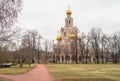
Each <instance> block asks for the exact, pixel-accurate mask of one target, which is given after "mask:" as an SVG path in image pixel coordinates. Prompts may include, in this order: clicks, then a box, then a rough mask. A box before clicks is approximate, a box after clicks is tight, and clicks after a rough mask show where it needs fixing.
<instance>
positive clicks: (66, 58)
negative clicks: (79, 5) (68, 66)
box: [53, 9, 81, 63]
mask: <svg viewBox="0 0 120 81" xmlns="http://www.w3.org/2000/svg"><path fill="white" fill-rule="evenodd" d="M71 14H72V12H71V10H70V9H68V10H67V11H66V15H67V17H66V18H65V26H64V27H61V29H60V30H59V33H58V36H57V37H56V40H57V43H56V44H54V46H53V51H54V54H53V62H56V63H79V62H80V59H81V58H80V55H81V54H80V42H81V37H80V36H79V35H78V28H77V27H75V26H73V18H72V17H71Z"/></svg>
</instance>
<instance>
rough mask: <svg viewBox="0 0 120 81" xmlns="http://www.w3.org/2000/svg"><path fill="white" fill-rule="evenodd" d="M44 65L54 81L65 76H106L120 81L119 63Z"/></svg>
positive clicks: (78, 77) (68, 77)
mask: <svg viewBox="0 0 120 81" xmlns="http://www.w3.org/2000/svg"><path fill="white" fill-rule="evenodd" d="M46 67H47V68H48V71H49V72H50V73H51V74H52V75H53V77H54V78H55V81H59V80H60V79H66V78H67V79H70V78H72V79H76V78H77V79H80V78H89V79H91V78H108V79H112V80H116V81H120V64H117V65H115V64H46ZM90 81H91V80H90Z"/></svg>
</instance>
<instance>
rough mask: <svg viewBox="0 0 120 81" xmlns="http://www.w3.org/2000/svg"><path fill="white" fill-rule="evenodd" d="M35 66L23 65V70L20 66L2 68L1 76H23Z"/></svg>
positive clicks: (0, 69)
mask: <svg viewBox="0 0 120 81" xmlns="http://www.w3.org/2000/svg"><path fill="white" fill-rule="evenodd" d="M34 67H35V65H34V64H33V65H32V66H31V67H29V65H26V64H25V65H23V67H22V68H19V66H18V65H17V66H12V67H10V68H0V74H11V75H16V74H23V73H26V72H28V71H29V70H31V69H32V68H34Z"/></svg>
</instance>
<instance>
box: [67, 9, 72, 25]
mask: <svg viewBox="0 0 120 81" xmlns="http://www.w3.org/2000/svg"><path fill="white" fill-rule="evenodd" d="M66 14H67V18H65V27H73V18H71V14H72V12H71V10H70V9H69V8H68V10H67V12H66Z"/></svg>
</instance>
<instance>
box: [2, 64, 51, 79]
mask: <svg viewBox="0 0 120 81" xmlns="http://www.w3.org/2000/svg"><path fill="white" fill-rule="evenodd" d="M0 77H3V78H8V79H11V80H14V81H53V78H52V76H51V75H50V74H49V72H48V71H47V68H46V67H45V66H44V65H43V64H38V65H37V66H36V67H35V68H34V69H32V70H31V71H29V72H27V73H25V74H21V75H3V74H0Z"/></svg>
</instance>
